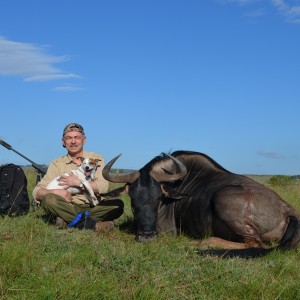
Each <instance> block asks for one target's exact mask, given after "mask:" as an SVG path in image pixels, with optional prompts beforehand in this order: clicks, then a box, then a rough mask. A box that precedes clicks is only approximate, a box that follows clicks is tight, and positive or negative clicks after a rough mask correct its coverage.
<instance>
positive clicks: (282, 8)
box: [215, 0, 300, 24]
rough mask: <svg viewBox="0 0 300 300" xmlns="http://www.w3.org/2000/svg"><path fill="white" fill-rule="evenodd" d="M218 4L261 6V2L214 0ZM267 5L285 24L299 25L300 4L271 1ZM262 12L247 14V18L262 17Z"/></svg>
mask: <svg viewBox="0 0 300 300" xmlns="http://www.w3.org/2000/svg"><path fill="white" fill-rule="evenodd" d="M215 1H216V2H218V3H220V4H236V5H240V6H246V5H250V4H254V3H258V4H259V5H261V6H262V5H263V4H264V3H263V1H262V0H215ZM269 3H271V4H273V6H274V7H275V8H276V9H277V10H278V11H279V13H280V14H282V15H283V16H284V17H285V19H286V21H287V22H290V23H299V24H300V3H299V1H298V0H271V1H269ZM263 14H264V13H263V10H261V9H258V10H257V11H253V12H250V13H248V14H247V16H248V17H258V16H261V15H263Z"/></svg>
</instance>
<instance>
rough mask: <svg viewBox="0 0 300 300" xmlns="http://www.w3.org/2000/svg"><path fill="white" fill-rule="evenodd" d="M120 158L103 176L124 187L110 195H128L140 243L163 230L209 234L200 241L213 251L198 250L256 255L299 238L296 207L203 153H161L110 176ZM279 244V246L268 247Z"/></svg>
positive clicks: (288, 245) (199, 235) (200, 236)
mask: <svg viewBox="0 0 300 300" xmlns="http://www.w3.org/2000/svg"><path fill="white" fill-rule="evenodd" d="M119 156H120V155H119ZM119 156H117V157H115V158H114V159H112V160H111V161H110V162H109V163H108V164H107V165H106V166H105V168H104V170H103V176H104V178H106V179H107V180H109V181H111V182H119V183H125V185H124V186H122V187H121V188H118V189H116V190H114V191H112V192H110V193H108V194H106V196H116V195H118V194H121V193H123V192H127V193H128V195H129V196H130V198H131V206H132V211H133V216H134V222H135V224H136V239H137V240H138V241H151V240H153V239H154V238H156V234H157V233H161V232H169V233H171V234H172V235H174V236H176V234H177V232H178V230H180V232H183V233H186V234H188V235H190V236H192V237H194V238H196V239H203V238H205V237H209V238H208V239H204V240H203V241H202V242H201V243H200V246H201V247H208V248H209V250H202V251H200V250H199V253H202V254H203V253H211V254H214V255H219V256H223V257H231V256H240V257H256V256H261V255H265V254H267V253H269V252H270V251H272V250H274V249H282V250H283V249H289V248H293V247H295V246H296V245H297V244H298V242H299V240H300V229H299V220H300V217H299V215H298V214H297V212H296V211H295V209H294V208H293V207H291V206H290V205H289V204H288V203H286V202H285V201H284V200H282V199H281V198H280V197H279V195H278V194H276V193H275V192H274V191H273V190H271V189H268V188H266V187H264V186H262V185H261V184H259V183H257V182H256V181H254V180H252V179H250V178H248V177H246V176H242V175H238V174H234V173H231V172H229V171H227V170H226V169H224V168H223V167H222V166H220V165H219V164H218V163H217V162H215V161H214V160H213V159H212V158H210V157H209V156H207V155H205V154H203V153H198V152H192V151H176V152H174V153H172V154H171V155H166V154H162V155H160V156H157V157H155V158H154V159H152V160H151V161H150V162H149V163H147V164H146V165H145V166H144V167H143V168H141V169H140V170H139V171H134V172H132V173H130V174H118V175H111V174H110V173H109V172H110V169H111V167H112V165H113V164H114V163H115V161H116V160H117V159H118V158H119ZM274 243H277V244H278V246H277V247H275V248H272V247H270V246H269V245H270V244H274ZM212 247H217V248H221V249H222V250H216V249H212ZM224 249H226V250H224ZM228 249H229V250H228Z"/></svg>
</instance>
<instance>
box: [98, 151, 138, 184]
mask: <svg viewBox="0 0 300 300" xmlns="http://www.w3.org/2000/svg"><path fill="white" fill-rule="evenodd" d="M121 155H122V154H119V155H117V156H116V157H115V158H113V159H112V160H111V161H110V162H109V163H108V164H106V166H105V167H104V168H103V170H102V175H103V177H104V178H105V179H106V180H108V181H110V182H116V183H132V182H134V181H135V180H136V179H137V178H138V177H139V176H140V172H139V171H135V172H132V173H130V174H124V175H110V174H109V171H110V169H111V167H112V165H113V164H114V163H115V161H116V160H117V159H118V158H119V157H120V156H121Z"/></svg>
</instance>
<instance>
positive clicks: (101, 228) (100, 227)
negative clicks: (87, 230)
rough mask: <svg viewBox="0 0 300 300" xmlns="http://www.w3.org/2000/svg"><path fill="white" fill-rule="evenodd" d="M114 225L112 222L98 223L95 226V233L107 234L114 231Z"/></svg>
mask: <svg viewBox="0 0 300 300" xmlns="http://www.w3.org/2000/svg"><path fill="white" fill-rule="evenodd" d="M114 226H115V225H114V223H113V222H112V221H104V222H101V221H99V222H97V223H96V225H95V231H96V232H98V233H107V232H109V231H111V230H113V229H114Z"/></svg>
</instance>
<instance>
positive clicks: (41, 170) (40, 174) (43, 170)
mask: <svg viewBox="0 0 300 300" xmlns="http://www.w3.org/2000/svg"><path fill="white" fill-rule="evenodd" d="M0 144H1V145H2V146H3V147H5V148H6V149H8V150H12V151H14V152H15V153H17V154H19V155H20V156H22V157H23V158H25V159H26V160H28V161H29V162H31V165H32V167H33V168H34V169H35V170H36V171H37V173H38V178H37V182H36V183H38V182H39V181H40V179H41V178H42V177H43V176H44V175H45V174H46V172H47V169H46V168H44V167H42V166H40V165H38V164H36V163H35V162H34V161H32V160H31V159H29V158H28V157H26V156H25V155H23V154H22V153H20V152H18V151H17V150H15V149H14V148H13V147H12V146H11V145H9V144H7V143H6V142H4V141H3V140H0Z"/></svg>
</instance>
